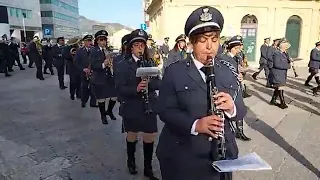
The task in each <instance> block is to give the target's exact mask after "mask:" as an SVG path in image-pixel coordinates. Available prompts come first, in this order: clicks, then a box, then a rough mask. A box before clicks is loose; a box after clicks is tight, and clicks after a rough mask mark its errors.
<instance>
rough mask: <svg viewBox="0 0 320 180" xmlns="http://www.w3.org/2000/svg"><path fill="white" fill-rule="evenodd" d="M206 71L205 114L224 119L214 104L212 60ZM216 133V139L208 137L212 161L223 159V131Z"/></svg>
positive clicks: (214, 88)
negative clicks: (206, 107) (206, 105)
mask: <svg viewBox="0 0 320 180" xmlns="http://www.w3.org/2000/svg"><path fill="white" fill-rule="evenodd" d="M207 59H208V60H209V59H212V57H210V56H208V57H207ZM205 71H206V73H205V74H206V84H207V104H208V111H207V115H208V116H210V115H216V116H219V117H220V118H221V119H224V112H223V111H222V110H220V109H217V107H216V105H215V104H214V102H213V101H212V100H213V96H214V95H216V94H218V89H217V87H216V86H215V82H216V80H215V74H214V63H213V60H211V61H210V63H209V64H208V65H206V66H205ZM215 134H217V135H218V138H217V139H213V138H212V137H209V139H208V140H209V141H211V153H210V155H211V158H212V160H213V161H218V160H223V159H225V153H226V147H225V137H224V131H223V132H215Z"/></svg>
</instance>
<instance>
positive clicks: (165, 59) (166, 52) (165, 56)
mask: <svg viewBox="0 0 320 180" xmlns="http://www.w3.org/2000/svg"><path fill="white" fill-rule="evenodd" d="M169 39H170V38H169V37H165V38H164V43H163V45H162V46H161V47H160V52H161V56H162V61H163V67H166V66H167V63H168V56H169V51H170V47H169V44H168V43H169ZM163 69H164V68H163ZM162 72H164V71H163V70H162Z"/></svg>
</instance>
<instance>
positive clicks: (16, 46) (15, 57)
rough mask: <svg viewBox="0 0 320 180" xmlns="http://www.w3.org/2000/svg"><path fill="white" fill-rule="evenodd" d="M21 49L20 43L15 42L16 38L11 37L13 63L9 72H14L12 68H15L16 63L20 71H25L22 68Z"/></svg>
mask: <svg viewBox="0 0 320 180" xmlns="http://www.w3.org/2000/svg"><path fill="white" fill-rule="evenodd" d="M19 48H20V45H19V43H18V42H17V41H16V40H15V38H14V37H11V41H10V42H9V49H10V52H11V58H10V59H11V63H10V67H9V70H12V71H13V69H12V68H13V65H14V64H15V62H16V63H17V65H18V66H19V68H20V70H25V68H24V67H23V66H22V64H21V62H20V56H19Z"/></svg>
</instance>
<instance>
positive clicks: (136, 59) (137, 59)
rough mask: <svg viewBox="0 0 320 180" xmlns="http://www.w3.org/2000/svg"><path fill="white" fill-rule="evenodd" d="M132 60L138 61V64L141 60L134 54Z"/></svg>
mask: <svg viewBox="0 0 320 180" xmlns="http://www.w3.org/2000/svg"><path fill="white" fill-rule="evenodd" d="M132 58H133V59H134V61H136V62H138V61H139V60H140V59H139V58H138V57H137V56H136V55H134V54H132Z"/></svg>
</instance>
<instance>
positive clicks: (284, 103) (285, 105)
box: [278, 90, 288, 109]
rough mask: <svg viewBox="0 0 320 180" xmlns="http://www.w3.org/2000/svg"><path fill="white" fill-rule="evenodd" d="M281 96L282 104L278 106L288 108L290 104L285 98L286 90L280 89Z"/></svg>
mask: <svg viewBox="0 0 320 180" xmlns="http://www.w3.org/2000/svg"><path fill="white" fill-rule="evenodd" d="M279 97H280V104H279V106H278V107H279V108H281V109H287V108H288V105H287V104H286V102H285V100H284V91H283V90H280V93H279Z"/></svg>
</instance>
